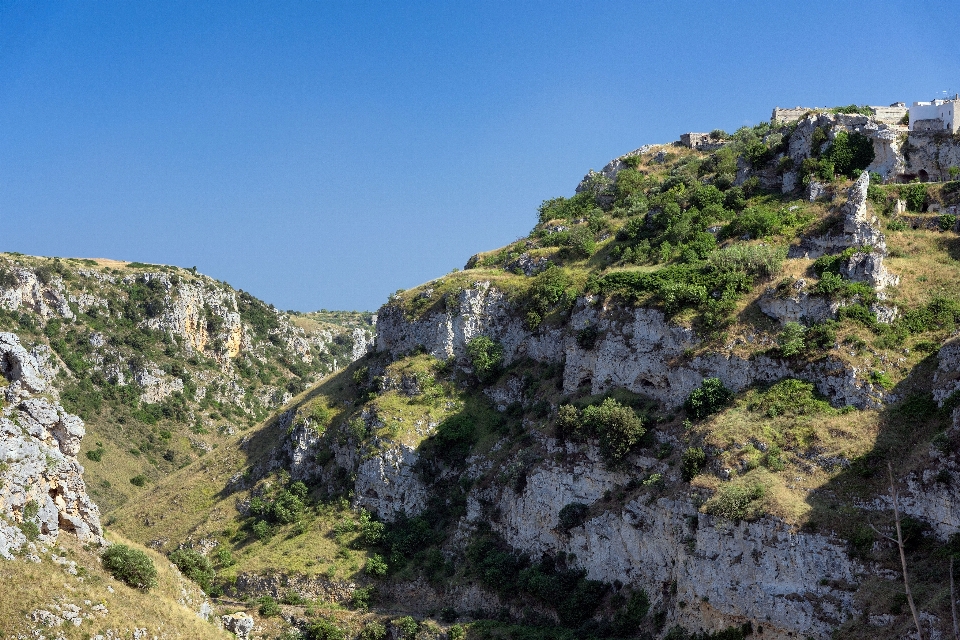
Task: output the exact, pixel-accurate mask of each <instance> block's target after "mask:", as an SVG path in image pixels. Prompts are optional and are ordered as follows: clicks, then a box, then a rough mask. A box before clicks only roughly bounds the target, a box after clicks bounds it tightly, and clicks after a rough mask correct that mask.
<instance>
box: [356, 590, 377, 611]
mask: <svg viewBox="0 0 960 640" xmlns="http://www.w3.org/2000/svg"><path fill="white" fill-rule="evenodd" d="M375 595H376V587H374V586H373V585H368V586H366V587H358V588H357V589H354V590H353V595H351V596H350V604H352V605H353V606H354V608H356V609H359V610H360V611H367V610H368V609H370V603H371V602H372V601H373V598H374V596H375Z"/></svg>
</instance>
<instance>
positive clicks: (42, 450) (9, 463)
mask: <svg viewBox="0 0 960 640" xmlns="http://www.w3.org/2000/svg"><path fill="white" fill-rule="evenodd" d="M0 363H3V367H2V369H0V372H2V374H3V376H4V380H5V381H8V382H9V386H7V387H6V388H5V395H6V399H7V401H8V402H9V403H10V404H9V405H7V406H6V407H4V409H3V412H2V415H0V462H2V463H3V467H2V471H0V514H3V516H4V518H5V520H4V521H2V522H0V556H3V557H6V558H9V557H12V556H11V554H12V552H13V551H15V550H17V549H19V548H20V546H21V545H23V544H24V543H25V542H26V541H27V539H26V536H25V535H24V533H23V531H21V529H20V527H18V526H15V524H22V523H24V522H27V523H32V524H33V525H35V527H36V531H37V532H38V533H39V534H40V535H41V536H42V537H43V539H45V540H48V541H54V540H55V539H56V537H57V535H58V533H59V532H60V531H61V530H66V531H70V532H72V533H74V534H75V535H76V536H77V537H78V538H80V539H81V540H87V541H96V542H102V534H103V531H102V529H101V526H100V512H99V510H98V509H97V506H96V505H95V504H93V502H92V501H91V500H90V498H89V496H88V495H87V493H86V486H85V485H84V482H83V477H82V473H83V467H82V466H80V463H79V462H78V461H77V459H76V455H77V453H78V452H79V451H80V441H81V439H82V438H83V435H84V427H83V421H82V420H80V418H78V417H77V416H74V415H71V414H69V413H66V412H65V411H64V410H63V408H62V407H60V406H59V405H57V404H54V403H52V402H50V401H49V400H47V399H46V398H42V397H34V396H33V395H32V393H38V392H39V391H41V390H42V389H43V388H45V386H46V384H47V382H46V381H44V380H43V379H42V378H40V377H39V376H38V374H37V372H38V371H39V370H40V369H41V367H40V365H39V363H38V362H37V361H36V359H35V358H34V357H33V356H31V355H30V354H28V353H27V352H26V350H24V349H23V347H22V346H21V345H20V341H19V339H18V338H17V336H16V335H14V334H11V333H0ZM31 376H34V379H31ZM11 523H14V524H11ZM25 528H26V527H25Z"/></svg>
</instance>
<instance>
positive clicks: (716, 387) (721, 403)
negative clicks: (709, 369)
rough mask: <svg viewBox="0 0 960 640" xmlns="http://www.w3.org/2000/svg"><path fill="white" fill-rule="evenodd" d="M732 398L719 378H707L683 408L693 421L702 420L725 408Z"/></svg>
mask: <svg viewBox="0 0 960 640" xmlns="http://www.w3.org/2000/svg"><path fill="white" fill-rule="evenodd" d="M732 398H733V393H731V391H730V390H729V389H727V388H726V387H725V386H723V382H721V380H720V378H707V379H705V380H704V381H703V384H702V385H700V386H699V387H698V388H696V389H694V390H693V392H692V393H691V394H690V397H688V398H687V401H686V402H685V403H684V405H683V406H684V408H685V409H686V410H687V413H689V414H690V416H691V417H692V418H693V419H695V420H702V419H703V418H706V417H707V416H709V415H711V414H714V413H716V412H717V411H719V410H720V409H722V408H723V407H725V406H726V405H727V404H729V402H730V400H731V399H732Z"/></svg>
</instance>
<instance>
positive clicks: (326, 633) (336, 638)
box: [306, 618, 347, 640]
mask: <svg viewBox="0 0 960 640" xmlns="http://www.w3.org/2000/svg"><path fill="white" fill-rule="evenodd" d="M306 637H307V640H346V639H347V633H346V631H344V630H343V629H341V628H340V627H338V626H337V625H336V624H334V623H333V622H332V621H330V620H327V619H325V618H320V619H319V620H314V621H313V622H311V623H310V624H309V625H308V626H307V633H306Z"/></svg>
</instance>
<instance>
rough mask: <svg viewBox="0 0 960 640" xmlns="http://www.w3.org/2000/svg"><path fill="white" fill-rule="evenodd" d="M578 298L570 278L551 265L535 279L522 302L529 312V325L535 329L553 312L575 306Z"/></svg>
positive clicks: (559, 268) (560, 269) (561, 270)
mask: <svg viewBox="0 0 960 640" xmlns="http://www.w3.org/2000/svg"><path fill="white" fill-rule="evenodd" d="M576 296H577V292H576V291H575V290H574V289H573V281H572V280H571V279H570V276H568V275H567V273H566V272H565V271H564V270H563V269H562V268H561V267H558V266H556V265H553V264H551V265H550V266H548V267H547V268H546V269H544V270H543V271H541V272H540V273H538V274H537V275H536V276H534V277H533V279H532V281H531V283H530V288H529V289H528V290H527V292H526V294H525V295H524V297H523V300H522V301H521V306H522V307H524V308H525V309H526V311H527V318H528V320H527V324H528V325H529V326H530V328H531V329H535V328H536V327H537V326H538V325H539V324H540V322H541V321H542V319H543V318H544V317H545V316H546V315H547V314H548V313H550V312H551V311H552V310H554V309H558V308H559V309H563V308H566V307H569V306H570V305H571V304H573V301H574V300H575V299H576Z"/></svg>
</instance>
